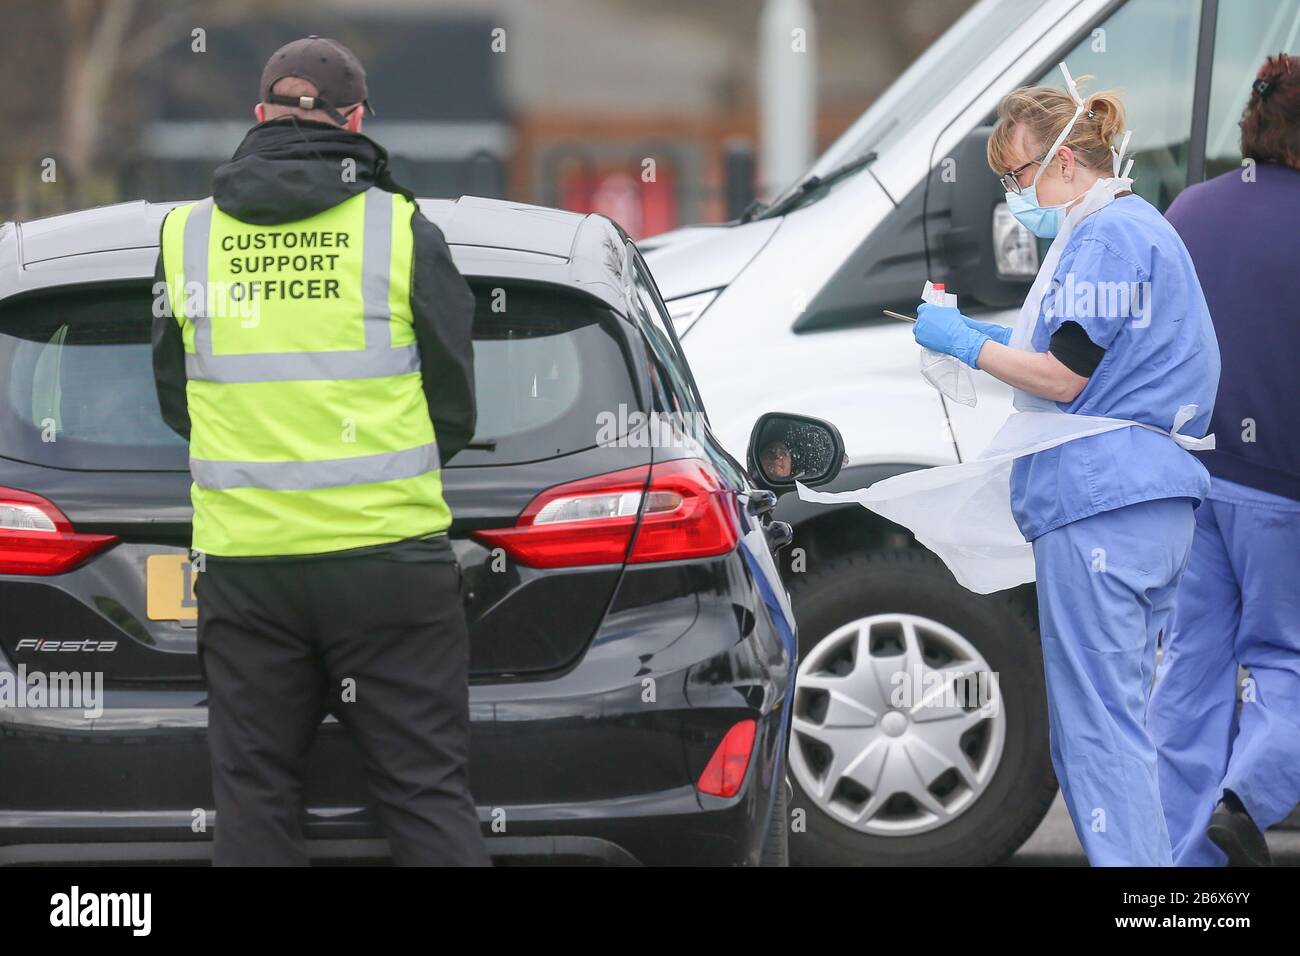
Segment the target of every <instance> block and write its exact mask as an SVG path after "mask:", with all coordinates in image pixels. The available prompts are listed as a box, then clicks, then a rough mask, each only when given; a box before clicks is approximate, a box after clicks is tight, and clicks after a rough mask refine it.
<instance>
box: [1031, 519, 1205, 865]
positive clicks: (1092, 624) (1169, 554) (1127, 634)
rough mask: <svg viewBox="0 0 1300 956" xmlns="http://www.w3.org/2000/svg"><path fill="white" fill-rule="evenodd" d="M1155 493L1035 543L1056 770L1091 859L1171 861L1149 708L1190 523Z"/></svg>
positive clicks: (1101, 861) (1185, 556)
mask: <svg viewBox="0 0 1300 956" xmlns="http://www.w3.org/2000/svg"><path fill="white" fill-rule="evenodd" d="M1193 504H1194V502H1193V500H1192V499H1190V498H1161V499H1157V500H1154V501H1143V502H1139V503H1137V504H1131V505H1127V506H1125V507H1122V508H1116V509H1113V510H1111V511H1103V512H1100V513H1098V514H1094V515H1089V516H1088V517H1085V518H1080V519H1079V520H1077V521H1073V522H1071V523H1069V524H1066V525H1062V526H1061V527H1059V528H1056V529H1055V530H1052V531H1048V532H1047V533H1045V534H1043V535H1040V536H1039V537H1037V538H1035V539H1034V542H1033V545H1034V563H1035V565H1036V566H1037V578H1038V614H1039V630H1040V631H1041V633H1042V641H1043V666H1044V670H1045V672H1046V678H1047V708H1048V724H1049V727H1050V730H1051V750H1052V765H1053V766H1054V767H1055V768H1056V777H1057V780H1059V781H1060V784H1061V792H1062V794H1063V795H1064V797H1065V803H1066V806H1067V807H1069V810H1070V818H1071V819H1072V820H1073V821H1074V829H1075V832H1076V833H1077V834H1078V835H1079V842H1080V843H1082V844H1083V848H1084V851H1085V852H1086V853H1087V854H1088V862H1089V863H1091V864H1092V865H1093V866H1169V865H1171V864H1172V862H1173V857H1172V853H1171V850H1170V842H1169V833H1168V831H1167V829H1166V828H1165V817H1164V811H1163V809H1162V807H1161V800H1160V785H1159V780H1158V771H1157V763H1156V748H1155V744H1154V743H1153V742H1152V739H1151V737H1150V735H1149V734H1148V732H1147V727H1146V717H1147V704H1148V702H1149V700H1150V696H1151V686H1152V680H1153V677H1154V672H1155V660H1156V648H1157V645H1158V643H1159V637H1160V634H1161V632H1162V631H1163V630H1164V629H1165V627H1166V626H1167V624H1168V623H1169V620H1170V617H1171V616H1172V614H1173V609H1174V597H1175V594H1176V592H1177V590H1178V583H1179V580H1180V579H1181V578H1182V576H1183V571H1184V570H1185V569H1186V567H1187V561H1188V557H1189V555H1190V553H1191V548H1192V535H1193V530H1194V528H1195V517H1194V513H1193Z"/></svg>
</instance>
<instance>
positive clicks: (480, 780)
mask: <svg viewBox="0 0 1300 956" xmlns="http://www.w3.org/2000/svg"><path fill="white" fill-rule="evenodd" d="M420 205H421V208H422V209H423V210H424V212H425V214H426V215H427V216H429V217H430V218H431V219H433V220H434V221H435V222H437V223H438V224H439V226H440V227H441V228H442V229H443V232H444V233H445V235H446V237H447V240H448V242H449V244H450V245H451V249H452V251H453V254H454V255H455V258H456V261H457V264H458V265H459V267H460V269H461V271H462V272H463V273H464V274H465V276H466V277H467V279H468V280H469V281H470V284H471V285H472V286H473V288H474V290H475V293H476V295H477V297H478V310H477V314H476V319H475V331H474V338H475V361H476V376H477V380H478V394H479V421H478V433H477V434H476V435H475V438H474V441H473V443H472V444H471V445H470V446H469V447H468V448H466V449H465V450H464V451H462V452H461V453H460V454H459V455H458V456H457V457H456V459H455V460H454V461H453V462H451V463H450V464H449V465H448V467H446V468H445V469H444V471H443V481H444V485H445V488H446V495H447V499H448V502H449V503H450V504H451V507H452V509H453V510H454V512H455V524H454V525H453V528H452V534H453V537H454V545H455V549H456V553H457V557H458V559H459V561H460V564H461V566H462V568H463V570H464V577H465V582H466V588H465V607H466V614H467V616H468V619H469V622H470V633H471V665H470V669H471V681H472V687H471V697H470V708H471V719H472V728H473V729H472V751H471V761H470V774H471V784H472V788H473V792H474V796H475V799H476V802H477V804H478V809H479V814H480V819H481V821H482V825H483V832H484V834H485V836H487V838H488V840H489V842H488V847H489V850H490V851H491V853H492V854H493V857H494V859H495V860H496V861H498V862H528V861H544V862H554V861H568V862H598V863H645V864H668V863H672V864H781V863H783V862H784V861H785V848H786V834H787V811H786V792H787V791H786V785H785V782H784V777H785V742H786V736H787V734H788V732H789V724H790V701H791V697H792V691H793V685H794V677H795V664H796V650H795V641H794V633H793V630H794V618H793V616H792V614H791V611H790V607H789V603H788V601H787V597H786V593H785V589H784V587H783V585H782V583H781V579H780V577H779V575H778V572H777V568H776V565H775V562H774V561H773V558H772V552H773V550H774V549H776V548H779V547H780V546H781V545H783V544H784V543H786V542H787V541H788V540H789V527H788V526H787V525H783V524H782V523H780V522H774V521H772V520H771V518H770V516H769V512H770V510H771V508H772V507H773V505H774V503H775V501H776V493H779V492H781V491H785V490H788V489H789V488H790V487H792V482H793V478H794V477H799V478H800V479H801V480H803V481H804V483H805V484H809V485H817V484H823V483H825V482H827V481H830V480H831V479H832V478H834V476H835V474H836V473H837V472H838V470H839V465H840V460H841V457H842V454H843V451H842V444H841V443H840V441H839V436H838V433H837V432H836V431H835V429H834V428H833V426H830V425H828V424H826V423H823V422H818V421H816V420H814V419H806V418H802V417H800V416H791V415H781V414H772V415H768V416H764V418H763V419H761V420H760V422H759V424H758V426H757V427H756V428H755V434H754V440H753V443H752V444H751V449H750V460H749V462H747V463H746V465H744V466H742V465H741V463H738V462H737V461H735V460H734V459H733V458H731V457H730V456H729V455H728V454H727V453H726V452H725V451H724V450H723V449H722V447H721V445H720V444H719V443H718V442H717V441H715V440H714V439H713V437H712V435H711V434H710V432H709V430H708V423H707V419H706V418H705V417H704V409H703V407H702V404H701V401H700V398H699V394H698V392H697V390H696V388H695V385H694V382H693V380H692V378H691V373H690V369H689V367H688V366H687V364H686V361H685V359H684V357H683V355H682V352H681V349H680V347H679V345H678V343H677V339H676V336H675V334H674V332H673V328H672V325H671V322H670V320H669V318H668V315H667V313H666V311H665V309H664V306H663V303H662V301H661V300H660V298H659V294H658V292H657V290H656V289H655V286H654V282H653V280H652V278H651V276H650V274H649V272H648V271H647V269H646V267H645V265H644V263H643V262H642V261H641V257H640V255H639V254H638V252H637V250H636V247H635V246H634V245H633V243H632V242H631V241H630V240H629V239H628V238H627V236H626V235H625V234H623V233H622V232H621V231H620V230H619V229H618V228H617V226H615V225H614V224H613V223H611V222H610V221H609V220H607V219H604V218H602V217H599V216H580V215H576V214H571V213H564V212H558V211H554V210H547V209H540V208H536V207H527V206H519V205H515V204H510V203H503V202H495V201H487V200H478V199H462V200H459V201H456V202H450V201H428V200H422V201H421V203H420ZM168 208H169V207H168V206H166V205H156V204H148V203H129V204H125V205H120V206H113V207H107V208H103V209H96V210H90V211H86V212H80V213H72V214H69V215H65V216H58V217H54V218H51V219H45V220H40V221H36V222H31V223H26V224H23V225H14V224H6V225H4V226H0V863H24V862H58V861H66V862H77V861H115V862H130V861H143V860H150V861H203V860H205V859H206V858H207V857H208V856H209V853H210V846H211V844H210V833H211V829H212V827H214V826H219V825H220V822H219V821H217V820H216V819H215V813H214V812H213V811H212V809H211V807H212V798H211V792H210V780H209V773H208V758H207V748H206V745H205V728H206V705H205V690H204V686H203V682H202V679H201V677H200V675H199V671H198V666H197V658H196V656H195V616H196V612H195V603H194V600H193V591H192V586H193V577H194V574H195V573H197V572H196V569H195V568H193V567H192V566H191V564H190V562H189V552H188V544H189V537H190V516H191V512H190V504H189V483H190V480H189V474H188V471H187V449H186V446H185V444H184V442H182V441H181V440H180V439H179V438H177V437H176V436H175V435H174V434H173V433H172V432H171V431H170V430H169V429H168V428H167V427H166V426H165V425H164V424H163V422H162V420H161V418H160V416H159V412H158V404H157V399H156V397H155V395H154V387H153V378H152V370H151V365H150V345H149V337H150V319H151V303H152V298H153V295H152V290H151V288H150V285H151V282H152V276H153V267H154V259H155V256H156V252H157V248H156V244H157V237H158V229H159V224H160V222H161V220H162V217H163V215H164V214H165V213H166V211H167V209H168ZM502 302H506V303H508V307H505V308H502V307H501V303H502ZM782 445H783V446H784V448H783V449H782V450H783V451H784V452H785V458H784V461H785V465H782V466H781V467H780V473H778V474H772V473H769V472H765V471H764V468H765V467H767V466H766V461H767V460H768V457H769V456H766V455H764V454H762V452H763V451H764V450H766V449H770V448H772V447H781V446H782ZM780 459H781V456H777V458H776V459H774V460H780ZM791 459H792V460H793V461H794V463H795V465H796V466H797V468H796V470H795V473H794V474H793V475H792V474H791V469H790V468H788V467H786V465H788V464H789V463H790V460H791ZM305 813H306V822H305V828H306V833H307V835H308V837H309V844H310V847H311V852H312V854H313V856H314V857H315V858H318V859H322V860H326V859H350V860H358V859H360V860H382V859H383V858H384V857H385V855H386V852H387V848H386V845H385V842H384V840H383V838H382V837H381V836H380V833H379V828H378V825H377V818H376V815H375V811H374V807H373V804H372V801H371V800H370V797H369V795H368V793H367V791H366V785H365V778H364V775H363V773H362V771H361V767H360V763H359V759H358V757H357V755H356V753H355V752H354V751H353V750H352V748H351V745H350V743H349V742H348V740H347V737H346V735H345V734H344V733H343V731H342V727H341V725H339V724H338V723H336V722H335V720H334V719H333V717H327V718H326V720H325V721H324V723H323V724H322V726H321V728H320V732H319V733H318V735H317V738H316V742H315V746H314V751H313V754H312V759H311V764H310V771H309V777H308V786H307V793H306V808H305Z"/></svg>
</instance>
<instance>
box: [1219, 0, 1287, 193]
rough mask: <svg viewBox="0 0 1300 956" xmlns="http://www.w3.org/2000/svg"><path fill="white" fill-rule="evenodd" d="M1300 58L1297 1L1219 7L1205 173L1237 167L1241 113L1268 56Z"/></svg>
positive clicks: (1237, 1)
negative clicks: (1289, 55) (1288, 55)
mask: <svg viewBox="0 0 1300 956" xmlns="http://www.w3.org/2000/svg"><path fill="white" fill-rule="evenodd" d="M1275 53H1290V54H1291V55H1292V56H1300V0H1233V2H1232V3H1220V4H1219V16H1218V25H1217V26H1216V27H1215V32H1214V70H1213V72H1212V73H1211V76H1210V120H1209V127H1208V130H1207V133H1206V143H1205V175H1206V177H1207V178H1208V177H1211V176H1217V175H1219V174H1220V173H1225V172H1227V171H1228V170H1229V169H1237V168H1238V167H1240V165H1241V128H1240V127H1239V126H1238V125H1237V124H1238V123H1240V122H1241V113H1242V110H1244V109H1245V108H1246V102H1247V100H1249V99H1250V85H1251V83H1253V82H1254V81H1255V74H1256V73H1258V72H1259V68H1260V66H1261V65H1262V64H1263V63H1264V60H1265V58H1266V57H1269V56H1271V55H1273V54H1275Z"/></svg>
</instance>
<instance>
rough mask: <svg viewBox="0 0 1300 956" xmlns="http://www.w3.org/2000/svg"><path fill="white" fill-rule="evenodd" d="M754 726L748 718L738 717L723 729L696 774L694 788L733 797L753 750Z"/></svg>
mask: <svg viewBox="0 0 1300 956" xmlns="http://www.w3.org/2000/svg"><path fill="white" fill-rule="evenodd" d="M756 726H757V725H756V724H755V723H754V721H752V720H742V721H741V722H740V723H738V724H736V726H734V727H732V728H731V729H730V730H728V731H727V736H725V737H723V738H722V743H720V744H718V749H717V750H715V751H713V756H712V757H710V758H709V763H708V765H707V766H706V767H705V768H704V772H703V773H702V774H700V779H699V780H698V781H697V782H696V784H695V789H696V790H698V791H700V793H711V794H713V796H715V797H734V796H735V795H736V794H737V793H739V792H740V785H741V784H742V783H744V782H745V771H746V770H748V769H749V757H750V754H752V753H753V752H754V732H755V729H756Z"/></svg>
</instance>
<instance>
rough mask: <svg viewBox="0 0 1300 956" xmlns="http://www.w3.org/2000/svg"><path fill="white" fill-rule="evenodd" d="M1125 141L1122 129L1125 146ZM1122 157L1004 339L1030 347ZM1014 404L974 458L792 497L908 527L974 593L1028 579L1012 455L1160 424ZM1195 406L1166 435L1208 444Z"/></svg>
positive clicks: (1087, 201) (1087, 199) (1022, 397)
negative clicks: (1069, 248) (1046, 302)
mask: <svg viewBox="0 0 1300 956" xmlns="http://www.w3.org/2000/svg"><path fill="white" fill-rule="evenodd" d="M1127 144H1128V137H1127V136H1125V139H1124V146H1127ZM1122 158H1123V147H1121V151H1120V152H1118V153H1116V154H1115V169H1114V172H1115V176H1113V177H1110V178H1107V179H1101V180H1098V181H1097V182H1096V183H1095V184H1094V185H1093V186H1092V188H1091V189H1089V190H1088V192H1086V193H1084V196H1083V201H1082V202H1080V203H1079V204H1078V205H1076V206H1075V207H1074V208H1072V209H1070V211H1069V213H1068V214H1067V215H1066V217H1065V221H1064V222H1063V223H1062V225H1061V230H1060V232H1059V233H1058V234H1057V236H1056V238H1055V240H1054V241H1053V242H1052V245H1051V248H1050V249H1048V252H1047V256H1046V258H1045V259H1044V260H1043V264H1042V267H1041V268H1040V269H1039V270H1038V275H1037V277H1036V278H1035V279H1034V284H1033V287H1032V288H1031V289H1030V290H1029V295H1028V296H1027V297H1026V299H1025V303H1024V305H1023V306H1021V309H1020V315H1019V317H1018V318H1017V320H1016V325H1015V330H1014V331H1013V333H1012V336H1011V343H1010V344H1011V347H1013V348H1019V349H1024V350H1030V349H1031V348H1032V346H1031V344H1030V343H1031V342H1032V341H1033V337H1034V331H1035V329H1036V327H1037V325H1038V322H1039V311H1040V308H1039V307H1040V305H1041V303H1042V300H1043V296H1044V295H1045V294H1046V293H1047V290H1048V288H1049V286H1050V285H1051V282H1052V276H1053V274H1054V273H1055V272H1056V266H1057V264H1058V263H1059V262H1060V259H1061V253H1062V251H1063V250H1064V249H1065V246H1066V243H1068V242H1069V241H1070V236H1071V234H1072V233H1073V232H1074V230H1075V228H1076V227H1077V226H1078V224H1079V223H1080V222H1082V221H1083V220H1084V219H1085V218H1086V217H1088V216H1090V215H1092V214H1093V213H1094V212H1096V211H1097V210H1098V209H1101V208H1103V207H1104V206H1106V205H1108V204H1109V203H1110V202H1111V201H1112V200H1113V199H1114V198H1115V194H1116V193H1117V192H1122V191H1124V190H1126V189H1128V188H1129V187H1130V186H1131V185H1132V183H1133V180H1131V179H1129V178H1127V175H1125V176H1121V175H1119V165H1120V162H1121V160H1122ZM1129 165H1130V167H1131V166H1132V163H1131V161H1130V164H1129ZM1124 172H1125V173H1126V174H1127V172H1128V170H1127V169H1126V170H1125V171H1124ZM1014 404H1015V407H1016V409H1017V411H1015V412H1013V413H1012V414H1011V415H1010V416H1009V417H1008V418H1007V420H1006V422H1005V423H1004V424H1003V426H1002V428H1001V430H1000V431H999V432H998V433H997V435H995V436H994V438H993V441H992V442H990V443H989V447H988V448H986V449H985V450H984V452H983V453H982V454H981V455H980V457H979V458H976V459H974V460H973V461H968V462H963V463H961V464H959V465H944V466H942V467H938V468H928V469H923V470H921V471H914V472H909V473H908V474H905V475H897V476H895V477H893V478H886V479H885V480H884V481H878V482H876V483H875V484H874V485H871V486H870V487H869V488H863V489H859V490H858V491H846V492H839V493H834V492H819V491H813V490H812V489H810V488H807V487H805V486H804V485H802V484H800V485H799V486H798V488H799V497H800V498H801V499H803V500H804V501H812V502H818V503H823V504H839V503H844V502H856V503H858V504H860V505H862V506H863V507H864V508H868V509H870V510H871V511H874V512H876V514H878V515H881V516H882V517H885V518H888V519H889V520H890V521H893V522H895V523H897V524H900V525H903V526H904V527H906V528H909V529H910V530H911V531H912V533H913V534H914V535H916V540H917V541H919V542H921V544H923V545H925V546H926V547H927V548H929V549H930V550H931V551H933V552H934V553H935V554H937V555H938V556H939V557H940V558H942V559H943V563H944V564H946V565H947V566H948V569H949V570H950V571H952V573H953V576H954V577H955V578H956V579H957V581H958V583H960V584H961V585H962V586H963V587H965V588H967V589H969V590H971V591H975V592H977V593H979V594H989V593H991V592H993V591H1001V590H1003V589H1005V588H1010V587H1015V586H1016V585H1018V584H1026V583H1028V582H1030V581H1033V580H1034V551H1033V547H1032V545H1030V544H1029V542H1027V541H1026V540H1025V537H1024V535H1023V534H1021V533H1020V529H1019V528H1018V527H1017V526H1016V522H1015V518H1014V517H1013V515H1012V512H1011V467H1012V463H1013V462H1014V461H1015V460H1016V459H1017V458H1022V457H1024V456H1025V455H1032V454H1034V453H1036V452H1040V451H1044V450H1045V449H1048V448H1054V447H1055V446H1057V445H1063V444H1065V443H1066V442H1069V441H1075V440H1076V439H1079V438H1087V437H1088V436H1090V435H1099V434H1101V433H1102V432H1108V431H1113V430H1115V429H1117V428H1128V427H1131V426H1134V425H1136V426H1138V427H1140V428H1147V429H1150V430H1151V431H1154V432H1157V433H1159V434H1162V435H1163V434H1166V432H1164V431H1162V430H1161V429H1159V428H1156V427H1154V426H1152V425H1147V424H1144V423H1142V422H1134V421H1129V420H1127V419H1119V418H1099V417H1094V416H1089V415H1072V414H1069V413H1066V412H1062V411H1061V409H1060V408H1058V407H1057V405H1056V403H1055V402H1053V401H1051V400H1049V399H1044V398H1039V397H1038V396H1036V395H1031V394H1029V393H1028V392H1023V391H1021V390H1020V389H1016V394H1015V402H1014ZM1196 408H1197V407H1196V406H1195V405H1183V406H1181V407H1180V408H1179V409H1178V413H1177V415H1175V417H1174V422H1173V428H1172V429H1171V430H1170V431H1169V432H1168V433H1167V434H1169V436H1170V437H1171V438H1173V439H1174V441H1176V442H1178V444H1179V445H1180V446H1181V447H1183V448H1186V449H1188V450H1189V451H1201V450H1209V449H1212V448H1213V447H1214V436H1213V435H1208V436H1206V437H1205V438H1199V439H1198V438H1190V437H1188V436H1186V435H1180V434H1179V433H1178V432H1179V430H1180V429H1181V428H1182V427H1183V426H1184V425H1185V424H1187V422H1189V421H1190V420H1191V419H1192V418H1194V417H1195V415H1196Z"/></svg>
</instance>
